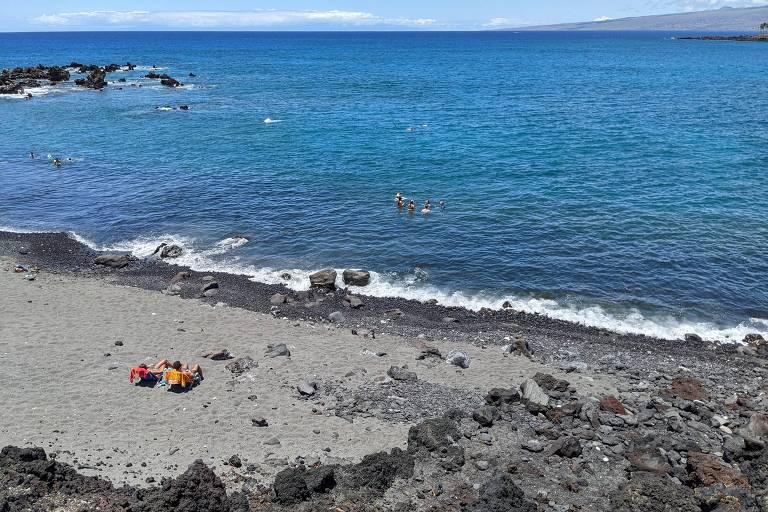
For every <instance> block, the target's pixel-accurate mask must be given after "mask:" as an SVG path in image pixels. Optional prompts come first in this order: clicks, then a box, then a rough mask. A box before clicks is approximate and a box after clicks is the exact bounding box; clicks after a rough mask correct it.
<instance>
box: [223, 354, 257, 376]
mask: <svg viewBox="0 0 768 512" xmlns="http://www.w3.org/2000/svg"><path fill="white" fill-rule="evenodd" d="M258 367H259V363H258V362H257V361H254V360H253V359H251V358H250V357H248V356H246V357H239V358H237V359H235V360H234V361H230V362H229V363H227V365H226V366H225V367H224V368H225V369H226V370H227V371H229V372H230V373H232V375H234V376H236V377H237V376H239V375H242V374H244V373H245V372H247V371H248V370H250V369H251V368H258Z"/></svg>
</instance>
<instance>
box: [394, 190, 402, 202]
mask: <svg viewBox="0 0 768 512" xmlns="http://www.w3.org/2000/svg"><path fill="white" fill-rule="evenodd" d="M402 200H403V196H402V194H400V192H398V193H397V194H395V202H396V203H399V202H400V201H402Z"/></svg>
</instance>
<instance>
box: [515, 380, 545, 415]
mask: <svg viewBox="0 0 768 512" xmlns="http://www.w3.org/2000/svg"><path fill="white" fill-rule="evenodd" d="M520 401H521V402H522V403H523V405H525V408H526V409H527V410H528V412H530V413H533V414H538V413H540V412H546V411H547V409H549V395H547V394H546V393H545V392H544V391H542V389H541V388H540V387H539V385H538V384H537V383H536V381H535V380H533V379H527V380H525V381H524V382H523V383H522V384H520Z"/></svg>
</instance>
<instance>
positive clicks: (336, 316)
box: [328, 311, 345, 324]
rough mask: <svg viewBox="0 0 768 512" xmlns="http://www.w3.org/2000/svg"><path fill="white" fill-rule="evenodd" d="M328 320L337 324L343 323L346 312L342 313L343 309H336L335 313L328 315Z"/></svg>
mask: <svg viewBox="0 0 768 512" xmlns="http://www.w3.org/2000/svg"><path fill="white" fill-rule="evenodd" d="M328 320H329V321H331V322H333V323H335V324H340V323H343V322H344V320H345V318H344V313H342V312H341V311H334V312H333V313H331V314H330V315H328Z"/></svg>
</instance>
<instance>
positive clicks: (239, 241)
mask: <svg viewBox="0 0 768 512" xmlns="http://www.w3.org/2000/svg"><path fill="white" fill-rule="evenodd" d="M70 236H71V237H72V238H74V239H75V240H77V241H79V242H81V243H83V244H86V245H88V246H90V247H92V248H94V249H96V250H102V251H120V252H130V253H132V254H133V255H134V256H137V257H139V258H148V257H151V256H152V253H153V252H154V251H155V249H156V248H157V246H158V245H160V244H161V243H162V242H165V243H167V244H176V245H179V246H180V247H182V248H183V249H184V253H183V254H182V255H181V256H180V257H178V258H174V259H173V260H172V261H173V263H176V264H179V265H185V266H188V267H190V268H192V269H193V270H196V271H201V272H227V273H231V274H240V275H246V276H248V277H249V278H250V279H251V280H253V281H257V282H261V283H266V284H283V285H285V286H287V287H288V288H291V289H293V290H296V291H299V290H307V289H308V288H309V276H310V274H312V273H313V272H315V271H317V270H318V269H297V268H287V269H286V268H270V267H258V266H256V265H253V264H251V263H249V262H248V261H246V260H244V259H243V257H242V256H241V255H238V254H237V252H236V250H237V249H238V248H239V247H242V246H243V245H245V244H247V243H248V241H249V240H248V239H247V238H246V237H243V236H232V237H228V238H224V239H222V240H219V241H218V242H216V243H214V244H212V245H209V246H202V244H200V243H199V242H198V241H197V240H195V239H193V238H189V237H184V236H180V235H164V236H157V237H140V238H136V239H134V240H129V241H125V242H120V243H116V244H110V245H101V246H99V245H98V244H95V243H93V242H91V241H90V240H87V239H85V238H83V237H82V236H79V235H77V234H75V233H70ZM336 271H337V273H338V278H337V285H338V286H340V287H341V286H344V284H343V281H342V272H343V269H341V268H339V269H336ZM284 274H290V276H291V278H290V279H287V280H286V279H284V278H283V276H284ZM349 288H350V289H351V290H352V291H354V292H355V293H359V294H363V295H369V296H374V297H399V298H405V299H410V300H416V301H427V300H433V299H434V300H437V302H438V304H441V305H443V306H458V307H463V308H466V309H469V310H473V311H478V310H480V309H482V308H489V309H495V310H498V309H502V307H503V306H504V305H505V303H508V304H507V307H511V308H512V309H515V310H518V311H524V312H526V313H538V314H541V315H545V316H547V317H550V318H554V319H558V320H566V321H569V322H574V323H579V324H583V325H588V326H593V327H600V328H604V329H609V330H611V331H615V332H619V333H626V334H644V335H647V336H653V337H657V338H665V339H683V338H684V337H685V335H686V334H687V333H696V334H698V335H699V336H701V337H702V338H703V339H705V340H708V341H723V342H731V343H739V342H741V340H742V339H743V338H744V336H746V335H747V334H750V333H759V334H762V335H763V336H766V337H768V319H764V318H749V319H746V320H744V321H743V322H740V323H739V324H737V325H730V326H723V325H718V324H715V323H714V322H697V321H687V320H684V319H683V320H681V319H678V318H674V317H672V316H669V315H649V314H647V313H644V312H642V311H640V310H639V309H637V308H628V309H625V310H623V311H618V312H615V311H608V310H606V309H605V308H604V307H602V306H600V305H589V306H583V305H575V304H569V303H567V302H564V301H558V300H554V299H545V298H540V297H532V296H517V295H500V294H497V293H493V292H475V293H469V292H465V291H461V290H446V289H444V288H442V287H439V286H435V285H433V284H430V283H429V275H428V272H427V271H425V270H424V269H421V268H415V269H414V270H413V271H411V272H409V273H406V274H398V273H379V272H371V281H370V283H369V284H368V286H365V287H355V286H351V287H349Z"/></svg>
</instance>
